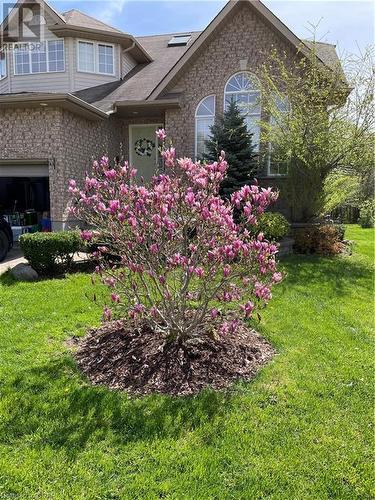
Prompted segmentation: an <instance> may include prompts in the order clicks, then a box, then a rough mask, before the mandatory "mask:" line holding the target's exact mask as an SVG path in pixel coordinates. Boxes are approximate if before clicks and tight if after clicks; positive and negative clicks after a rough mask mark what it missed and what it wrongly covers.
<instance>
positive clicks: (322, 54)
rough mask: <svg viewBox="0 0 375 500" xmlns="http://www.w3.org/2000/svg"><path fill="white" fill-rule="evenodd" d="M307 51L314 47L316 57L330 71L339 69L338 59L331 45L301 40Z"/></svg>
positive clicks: (333, 46) (334, 46)
mask: <svg viewBox="0 0 375 500" xmlns="http://www.w3.org/2000/svg"><path fill="white" fill-rule="evenodd" d="M301 41H302V42H303V43H304V44H305V45H306V46H307V47H308V48H309V49H312V48H313V46H314V43H315V45H316V55H317V56H318V57H319V59H320V60H321V61H322V62H324V64H325V65H326V66H328V67H329V68H331V69H337V68H339V67H341V63H340V59H339V57H338V55H337V52H336V45H333V44H332V43H325V42H324V43H323V42H312V41H311V40H301Z"/></svg>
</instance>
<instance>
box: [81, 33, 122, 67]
mask: <svg viewBox="0 0 375 500" xmlns="http://www.w3.org/2000/svg"><path fill="white" fill-rule="evenodd" d="M80 42H81V43H89V44H90V45H93V47H94V71H86V70H84V69H81V68H80V60H79V44H80ZM99 45H104V46H106V47H112V59H113V72H112V73H103V72H101V71H99ZM76 54H77V71H78V73H89V74H91V75H107V76H116V69H115V61H116V58H115V46H114V44H113V43H108V42H95V41H93V40H84V39H81V38H80V39H78V40H77V50H76Z"/></svg>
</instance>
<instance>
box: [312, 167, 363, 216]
mask: <svg viewBox="0 0 375 500" xmlns="http://www.w3.org/2000/svg"><path fill="white" fill-rule="evenodd" d="M360 191H361V184H360V180H359V178H358V177H357V176H353V175H349V174H343V173H341V172H340V171H336V172H332V173H331V174H329V175H328V177H327V178H326V180H325V182H324V205H323V210H322V215H323V214H329V213H330V212H332V210H334V209H335V208H339V207H345V206H351V207H358V205H359V199H360Z"/></svg>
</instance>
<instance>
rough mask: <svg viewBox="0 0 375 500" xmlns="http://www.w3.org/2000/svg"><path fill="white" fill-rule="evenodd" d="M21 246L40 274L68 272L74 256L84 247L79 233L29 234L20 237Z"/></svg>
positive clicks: (32, 265)
mask: <svg viewBox="0 0 375 500" xmlns="http://www.w3.org/2000/svg"><path fill="white" fill-rule="evenodd" d="M20 245H21V249H22V251H23V253H24V255H25V258H26V259H27V260H28V261H29V263H30V265H31V267H33V268H34V269H35V270H36V271H37V272H38V273H40V274H54V273H56V272H57V271H61V272H66V271H67V270H68V269H69V268H70V266H71V264H72V261H73V254H74V253H75V252H78V251H79V250H80V247H81V246H82V245H81V238H80V234H79V232H78V231H62V232H58V233H32V234H31V233H27V234H23V235H22V236H21V237H20Z"/></svg>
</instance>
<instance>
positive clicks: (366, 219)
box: [358, 200, 375, 227]
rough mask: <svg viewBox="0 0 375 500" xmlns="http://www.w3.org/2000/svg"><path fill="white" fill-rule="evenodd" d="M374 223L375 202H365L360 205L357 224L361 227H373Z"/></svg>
mask: <svg viewBox="0 0 375 500" xmlns="http://www.w3.org/2000/svg"><path fill="white" fill-rule="evenodd" d="M374 222H375V200H367V201H365V202H364V203H363V204H362V205H361V209H360V211H359V219H358V224H360V226H361V227H374Z"/></svg>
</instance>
